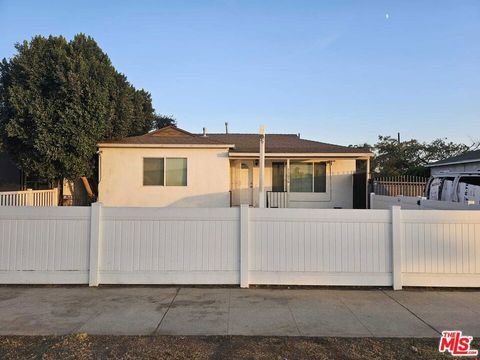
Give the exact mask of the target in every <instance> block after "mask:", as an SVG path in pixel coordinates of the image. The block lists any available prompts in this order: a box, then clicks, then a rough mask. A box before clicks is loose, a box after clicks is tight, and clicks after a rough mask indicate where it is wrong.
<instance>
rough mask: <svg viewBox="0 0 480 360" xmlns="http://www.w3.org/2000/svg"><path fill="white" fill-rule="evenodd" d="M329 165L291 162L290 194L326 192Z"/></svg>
mask: <svg viewBox="0 0 480 360" xmlns="http://www.w3.org/2000/svg"><path fill="white" fill-rule="evenodd" d="M326 191H327V164H326V163H324V162H320V163H314V162H296V161H292V162H290V192H326Z"/></svg>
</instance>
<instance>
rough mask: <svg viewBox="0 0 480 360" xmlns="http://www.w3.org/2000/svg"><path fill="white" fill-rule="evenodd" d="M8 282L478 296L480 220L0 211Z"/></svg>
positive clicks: (345, 213) (245, 212) (383, 214)
mask: <svg viewBox="0 0 480 360" xmlns="http://www.w3.org/2000/svg"><path fill="white" fill-rule="evenodd" d="M0 283H4V284H66V283H69V284H90V285H91V286H97V285H98V284H240V285H241V286H242V287H248V286H249V285H250V284H272V285H273V284H282V285H366V286H392V285H393V286H394V288H395V289H401V287H402V286H462V287H480V211H438V210H435V211H432V210H421V211H419V210H401V209H400V207H398V206H395V207H393V208H392V209H390V210H345V209H335V210H333V209H332V210H327V209H322V210H320V209H318V210H312V209H308V210H307V209H251V208H248V207H247V206H242V207H241V208H222V209H203V208H202V209H200V208H196V209H192V208H191V209H187V208H182V209H180V208H110V207H103V206H101V204H98V203H96V204H93V205H92V206H91V207H90V208H88V207H64V208H62V207H55V208H43V209H40V208H33V207H23V208H22V207H2V208H0Z"/></svg>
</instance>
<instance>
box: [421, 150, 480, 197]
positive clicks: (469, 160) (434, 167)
mask: <svg viewBox="0 0 480 360" xmlns="http://www.w3.org/2000/svg"><path fill="white" fill-rule="evenodd" d="M427 166H428V167H430V173H431V178H430V180H429V181H428V183H427V186H426V194H425V195H426V197H427V198H428V199H430V200H442V201H452V202H459V203H465V204H480V150H475V151H468V152H466V153H464V154H462V155H458V156H453V157H451V158H448V159H444V160H440V161H437V162H434V163H431V164H428V165H427Z"/></svg>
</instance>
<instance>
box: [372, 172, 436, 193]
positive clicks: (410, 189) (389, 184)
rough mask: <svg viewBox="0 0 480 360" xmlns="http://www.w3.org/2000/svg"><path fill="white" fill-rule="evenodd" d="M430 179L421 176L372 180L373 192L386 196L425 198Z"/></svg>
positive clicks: (376, 178)
mask: <svg viewBox="0 0 480 360" xmlns="http://www.w3.org/2000/svg"><path fill="white" fill-rule="evenodd" d="M427 181H428V178H424V177H420V176H390V177H375V178H373V179H372V184H373V189H372V192H373V193H375V194H376V195H386V196H398V195H403V196H423V195H424V192H425V185H426V184H427Z"/></svg>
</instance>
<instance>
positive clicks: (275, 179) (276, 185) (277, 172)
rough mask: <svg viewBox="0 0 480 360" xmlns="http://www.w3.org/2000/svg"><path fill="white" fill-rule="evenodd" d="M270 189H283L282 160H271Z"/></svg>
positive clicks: (283, 166) (283, 165) (283, 173)
mask: <svg viewBox="0 0 480 360" xmlns="http://www.w3.org/2000/svg"><path fill="white" fill-rule="evenodd" d="M272 191H280V192H281V191H285V163H284V162H276V161H274V162H272Z"/></svg>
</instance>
